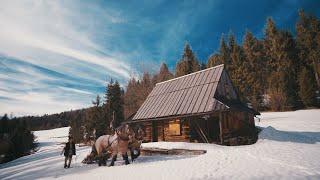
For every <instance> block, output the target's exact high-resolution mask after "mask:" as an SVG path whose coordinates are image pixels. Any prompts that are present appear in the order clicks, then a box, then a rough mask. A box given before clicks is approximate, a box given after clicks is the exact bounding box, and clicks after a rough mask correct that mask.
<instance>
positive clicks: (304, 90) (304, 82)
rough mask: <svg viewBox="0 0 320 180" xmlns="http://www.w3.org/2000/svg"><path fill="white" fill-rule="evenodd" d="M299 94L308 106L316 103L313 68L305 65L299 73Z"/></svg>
mask: <svg viewBox="0 0 320 180" xmlns="http://www.w3.org/2000/svg"><path fill="white" fill-rule="evenodd" d="M298 80H299V87H300V88H299V95H300V97H301V100H302V101H303V104H304V105H305V106H306V107H311V106H314V105H315V103H316V102H315V100H316V94H315V92H316V84H315V78H314V75H313V72H312V69H311V68H309V69H308V68H306V67H304V68H303V69H302V70H301V72H300V73H299V78H298Z"/></svg>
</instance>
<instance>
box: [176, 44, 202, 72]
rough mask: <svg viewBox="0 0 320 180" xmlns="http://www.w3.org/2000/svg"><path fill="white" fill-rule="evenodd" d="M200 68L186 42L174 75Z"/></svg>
mask: <svg viewBox="0 0 320 180" xmlns="http://www.w3.org/2000/svg"><path fill="white" fill-rule="evenodd" d="M199 70H200V65H199V62H198V60H197V58H196V57H195V55H194V54H193V52H192V50H191V48H190V45H189V44H186V45H185V47H184V51H183V55H182V58H181V59H180V61H179V62H178V63H177V66H176V77H180V76H183V75H186V74H190V73H193V72H196V71H199Z"/></svg>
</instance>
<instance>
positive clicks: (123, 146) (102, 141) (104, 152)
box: [88, 124, 134, 166]
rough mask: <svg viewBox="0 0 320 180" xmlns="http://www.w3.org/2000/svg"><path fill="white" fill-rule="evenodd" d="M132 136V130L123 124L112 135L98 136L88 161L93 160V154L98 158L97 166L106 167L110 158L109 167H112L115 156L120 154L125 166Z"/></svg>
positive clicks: (127, 161)
mask: <svg viewBox="0 0 320 180" xmlns="http://www.w3.org/2000/svg"><path fill="white" fill-rule="evenodd" d="M133 135H134V132H133V130H132V128H131V127H130V126H129V125H128V124H124V125H121V126H119V127H118V128H116V130H115V134H114V135H103V136H100V137H99V138H98V139H97V140H96V142H95V144H94V147H93V148H92V152H91V154H90V155H89V156H88V159H90V158H91V159H92V158H94V154H96V155H97V156H98V162H99V166H101V165H106V160H107V159H109V157H110V156H111V157H112V160H111V164H110V166H113V165H114V162H115V161H116V159H117V155H118V154H121V155H122V157H123V159H124V160H125V164H126V165H127V164H129V160H128V155H127V151H128V144H129V140H130V139H131V138H132V136H133Z"/></svg>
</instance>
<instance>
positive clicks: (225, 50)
mask: <svg viewBox="0 0 320 180" xmlns="http://www.w3.org/2000/svg"><path fill="white" fill-rule="evenodd" d="M219 56H220V62H219V63H220V64H224V65H225V66H226V67H227V66H228V65H229V64H230V50H229V47H228V45H227V44H226V42H225V40H224V35H223V34H222V35H221V39H220V48H219Z"/></svg>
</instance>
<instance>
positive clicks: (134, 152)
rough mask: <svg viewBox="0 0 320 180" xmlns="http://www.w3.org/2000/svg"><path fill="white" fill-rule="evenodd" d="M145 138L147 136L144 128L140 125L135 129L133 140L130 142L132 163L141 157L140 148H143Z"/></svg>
mask: <svg viewBox="0 0 320 180" xmlns="http://www.w3.org/2000/svg"><path fill="white" fill-rule="evenodd" d="M144 136H145V130H144V128H143V127H142V126H140V125H138V126H137V127H136V128H135V131H134V136H133V138H132V139H131V140H130V141H129V150H130V156H131V161H132V162H133V161H134V159H136V158H138V157H139V156H140V148H141V144H142V141H143V138H144Z"/></svg>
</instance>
